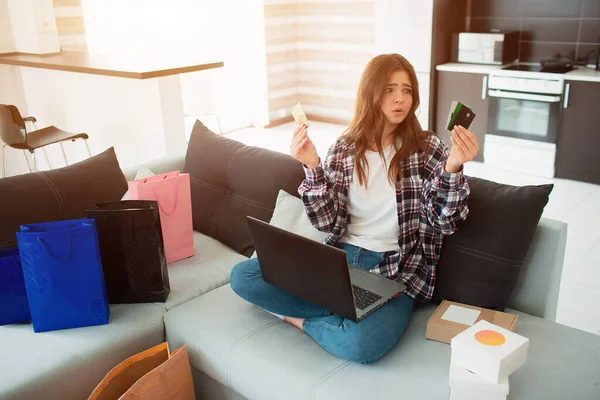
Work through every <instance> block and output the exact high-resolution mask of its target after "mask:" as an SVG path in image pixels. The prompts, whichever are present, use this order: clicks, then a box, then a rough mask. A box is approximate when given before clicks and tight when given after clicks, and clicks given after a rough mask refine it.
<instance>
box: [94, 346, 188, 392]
mask: <svg viewBox="0 0 600 400" xmlns="http://www.w3.org/2000/svg"><path fill="white" fill-rule="evenodd" d="M195 398H196V397H195V394H194V383H193V381H192V371H191V369H190V363H189V360H188V353H187V347H186V346H182V347H180V348H179V349H177V350H175V351H174V352H173V353H169V346H168V344H167V343H162V344H159V345H158V346H155V347H152V348H151V349H148V350H146V351H144V352H142V353H139V354H136V355H134V356H132V357H129V358H128V359H127V360H125V361H123V362H122V363H120V364H119V365H117V366H116V367H115V368H113V369H112V370H111V371H110V372H109V373H108V375H106V377H105V378H104V379H103V380H102V382H100V384H99V385H98V386H97V387H96V389H95V390H94V391H93V392H92V394H91V395H90V397H88V400H117V399H118V400H159V399H173V400H194V399H195Z"/></svg>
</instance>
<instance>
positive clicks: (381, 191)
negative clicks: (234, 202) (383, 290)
mask: <svg viewBox="0 0 600 400" xmlns="http://www.w3.org/2000/svg"><path fill="white" fill-rule="evenodd" d="M418 107H419V86H418V83H417V77H416V74H415V71H414V69H413V67H412V65H411V64H410V63H409V62H408V61H407V60H406V59H405V58H404V57H402V56H400V55H398V54H383V55H379V56H377V57H375V58H374V59H372V60H371V61H370V62H369V64H368V65H367V67H366V69H365V71H364V72H363V75H362V78H361V81H360V85H359V87H358V93H357V97H356V109H355V115H354V118H353V120H352V122H351V124H350V126H349V127H348V129H347V130H346V131H345V132H344V133H343V134H342V136H341V137H340V138H338V140H337V141H336V142H335V144H333V146H332V147H331V148H330V149H329V152H328V154H327V158H326V160H325V161H324V163H323V164H321V161H320V159H319V156H318V155H317V151H316V149H315V146H314V144H313V143H312V141H311V140H310V138H309V137H308V133H307V132H308V128H307V127H306V126H302V127H299V128H298V129H296V131H295V132H294V135H293V139H292V144H291V147H290V150H291V154H292V156H293V157H294V158H296V159H297V160H298V161H300V162H302V164H303V165H304V171H305V173H306V179H305V180H304V182H302V184H301V185H300V187H299V189H298V191H299V193H300V195H301V196H302V200H303V202H304V206H305V209H306V213H307V215H308V218H309V219H310V221H311V223H312V224H313V225H314V226H315V227H316V228H317V229H319V230H321V231H323V232H327V233H328V234H329V235H328V236H327V238H326V240H325V243H327V244H329V245H332V246H337V247H339V248H341V249H343V250H344V251H345V252H346V254H347V258H348V262H349V264H352V265H354V266H356V267H360V268H363V269H365V270H367V271H369V272H371V273H374V274H379V275H382V276H385V277H387V278H389V279H395V280H398V281H401V282H403V283H405V284H406V286H407V289H406V290H405V292H403V293H402V294H400V295H399V296H397V297H395V298H394V299H393V300H391V301H389V302H388V303H386V304H385V305H384V306H383V307H381V308H379V309H378V310H376V311H375V312H373V313H372V314H370V315H369V316H367V317H366V318H364V319H363V320H361V321H360V322H358V323H355V322H353V321H350V320H348V319H344V318H342V317H339V316H337V315H332V314H331V313H330V312H329V311H328V310H327V309H324V308H322V307H318V306H316V305H314V304H311V303H309V302H307V301H305V300H302V299H300V298H298V297H296V296H294V295H292V294H290V293H288V292H285V291H283V290H281V289H279V288H277V287H275V286H273V285H270V284H268V283H266V282H265V281H264V280H263V278H262V275H261V270H260V266H259V264H258V260H257V259H250V260H248V261H244V262H242V263H240V264H238V265H237V266H236V267H234V269H233V271H232V272H231V287H232V289H233V290H234V291H235V292H236V293H237V294H238V295H239V296H241V297H242V298H244V299H246V300H248V301H249V302H252V303H254V304H256V305H258V306H259V307H262V308H264V309H265V310H267V311H269V312H272V313H276V314H281V315H284V316H285V317H284V320H285V321H287V322H288V323H290V324H292V325H294V326H295V327H297V328H298V329H300V330H302V331H304V332H305V333H307V334H308V335H309V336H311V337H312V338H313V339H314V340H315V341H316V342H317V343H319V344H320V345H321V346H322V347H323V348H325V349H326V350H327V351H329V352H330V353H332V354H334V355H336V356H338V357H341V358H344V359H347V360H352V361H355V362H360V363H365V364H366V363H371V362H373V361H375V360H377V359H378V358H380V357H381V356H383V355H384V354H385V353H387V352H388V351H389V350H390V349H391V348H392V347H393V346H394V344H395V343H396V342H397V341H398V340H399V338H400V336H401V335H402V332H403V331H404V329H405V328H406V326H407V324H408V321H409V318H410V315H411V313H412V310H413V306H414V303H415V301H421V302H426V301H429V300H430V299H431V295H432V294H433V288H434V284H435V267H436V264H437V262H438V259H439V256H440V251H441V246H442V238H443V236H444V235H450V234H452V233H453V232H454V231H455V230H456V229H457V227H458V225H459V224H460V223H461V222H462V221H463V220H465V218H466V217H467V214H468V208H467V198H468V196H469V186H468V184H467V181H466V180H465V178H464V176H463V173H462V166H463V164H464V163H465V162H467V161H469V160H472V159H473V157H475V155H476V154H477V152H478V150H479V145H478V143H477V140H476V139H475V136H474V135H473V133H471V132H470V131H468V130H467V129H464V128H462V127H457V128H455V129H454V130H453V131H452V139H451V140H452V146H451V149H450V150H449V149H448V148H447V147H446V146H445V145H444V143H443V142H442V141H441V140H440V139H439V138H438V137H437V136H435V135H433V134H432V133H431V132H425V131H423V130H422V129H421V125H420V124H419V121H418V120H417V117H416V115H415V110H416V109H417V108H418Z"/></svg>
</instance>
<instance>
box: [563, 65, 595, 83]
mask: <svg viewBox="0 0 600 400" xmlns="http://www.w3.org/2000/svg"><path fill="white" fill-rule="evenodd" d="M565 80H566V81H585V82H600V71H596V70H595V69H592V68H586V67H578V68H577V69H576V70H574V71H571V72H567V73H566V74H565Z"/></svg>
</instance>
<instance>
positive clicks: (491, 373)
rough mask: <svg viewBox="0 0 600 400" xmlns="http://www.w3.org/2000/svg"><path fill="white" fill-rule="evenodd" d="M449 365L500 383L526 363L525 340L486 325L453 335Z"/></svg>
mask: <svg viewBox="0 0 600 400" xmlns="http://www.w3.org/2000/svg"><path fill="white" fill-rule="evenodd" d="M450 344H451V345H452V354H451V356H450V363H451V364H454V365H457V366H461V367H463V368H466V369H468V370H469V371H471V372H473V373H475V374H477V375H478V376H479V377H481V378H483V379H486V380H487V381H489V382H492V383H500V382H502V381H504V380H505V379H506V378H508V377H509V376H510V374H512V373H513V372H515V371H516V370H517V369H519V368H520V367H521V366H522V365H523V364H525V361H527V350H528V348H529V339H527V338H525V337H523V336H521V335H517V334H516V333H513V332H511V331H509V330H507V329H504V328H501V327H499V326H496V325H494V324H491V323H489V322H487V321H479V322H478V323H476V324H475V325H473V326H472V327H470V328H469V329H467V330H465V331H463V332H462V333H460V334H458V335H456V336H455V337H454V338H453V339H452V342H451V343H450Z"/></svg>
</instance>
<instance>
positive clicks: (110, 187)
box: [0, 147, 127, 250]
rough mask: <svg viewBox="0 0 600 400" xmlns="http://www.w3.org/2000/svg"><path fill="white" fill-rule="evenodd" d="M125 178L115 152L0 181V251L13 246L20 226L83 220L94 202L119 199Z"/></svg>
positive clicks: (110, 151) (107, 152) (123, 191)
mask: <svg viewBox="0 0 600 400" xmlns="http://www.w3.org/2000/svg"><path fill="white" fill-rule="evenodd" d="M126 191H127V179H125V176H124V175H123V171H121V168H120V167H119V161H118V160H117V156H116V154H115V150H114V149H113V148H112V147H111V148H110V149H108V150H106V151H105V152H103V153H100V154H98V155H96V156H93V157H91V158H88V159H86V160H83V161H81V162H78V163H76V164H72V165H69V166H68V167H64V168H57V169H52V170H50V171H42V172H35V173H31V174H24V175H18V176H11V177H8V178H2V179H0V250H2V249H11V248H16V247H17V237H16V235H15V232H18V231H19V227H20V225H22V224H33V223H40V222H49V221H58V220H63V219H78V218H86V217H87V210H88V209H89V208H90V207H92V206H93V205H94V204H96V203H104V202H109V201H116V200H121V197H123V194H125V192H126Z"/></svg>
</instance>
